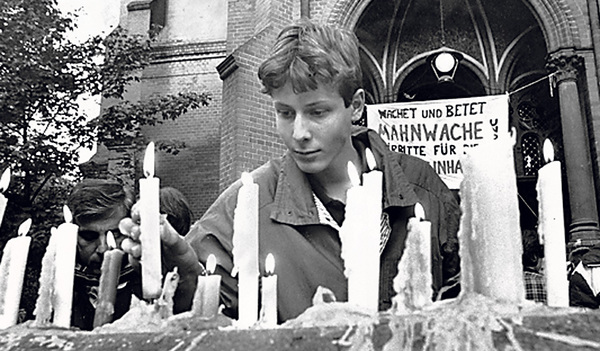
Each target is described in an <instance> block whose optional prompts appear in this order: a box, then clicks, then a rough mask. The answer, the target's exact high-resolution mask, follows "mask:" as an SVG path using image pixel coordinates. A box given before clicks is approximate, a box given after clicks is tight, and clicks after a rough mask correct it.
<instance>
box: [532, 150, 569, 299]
mask: <svg viewBox="0 0 600 351" xmlns="http://www.w3.org/2000/svg"><path fill="white" fill-rule="evenodd" d="M543 152H544V159H546V161H547V162H548V163H547V164H546V165H545V166H543V167H542V168H540V170H539V171H538V182H537V186H536V188H537V193H538V204H539V225H538V233H539V236H540V244H542V245H544V264H545V270H544V276H545V278H546V290H547V297H548V306H553V307H568V306H569V283H568V281H567V270H566V267H567V258H566V251H565V247H566V244H565V224H564V215H563V200H562V179H561V170H560V162H559V161H553V159H554V148H553V147H552V143H551V142H550V140H548V139H546V141H545V142H544V146H543Z"/></svg>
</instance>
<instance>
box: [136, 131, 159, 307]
mask: <svg viewBox="0 0 600 351" xmlns="http://www.w3.org/2000/svg"><path fill="white" fill-rule="evenodd" d="M144 176H145V177H146V178H143V179H140V202H139V211H140V231H141V234H140V241H141V245H142V261H141V265H142V291H143V295H144V298H145V299H156V298H158V297H159V296H160V293H161V290H162V287H161V283H162V266H161V264H162V263H161V252H160V198H159V191H160V180H159V179H158V178H156V177H154V143H153V142H150V143H149V144H148V147H147V148H146V154H145V156H144Z"/></svg>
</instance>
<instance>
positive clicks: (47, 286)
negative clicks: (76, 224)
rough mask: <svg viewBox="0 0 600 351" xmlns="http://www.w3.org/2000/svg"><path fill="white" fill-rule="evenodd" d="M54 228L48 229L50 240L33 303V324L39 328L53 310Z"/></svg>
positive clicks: (48, 321) (55, 237) (46, 322)
mask: <svg viewBox="0 0 600 351" xmlns="http://www.w3.org/2000/svg"><path fill="white" fill-rule="evenodd" d="M56 232H57V229H56V227H52V228H50V240H49V241H48V246H46V253H44V257H43V258H42V271H41V273H40V280H39V281H40V287H39V289H38V298H37V300H36V302H35V310H34V311H33V314H34V315H35V323H36V324H37V325H39V326H45V325H48V324H49V323H50V322H51V319H52V310H53V308H54V275H55V270H56V265H55V259H56V240H57V238H58V235H56Z"/></svg>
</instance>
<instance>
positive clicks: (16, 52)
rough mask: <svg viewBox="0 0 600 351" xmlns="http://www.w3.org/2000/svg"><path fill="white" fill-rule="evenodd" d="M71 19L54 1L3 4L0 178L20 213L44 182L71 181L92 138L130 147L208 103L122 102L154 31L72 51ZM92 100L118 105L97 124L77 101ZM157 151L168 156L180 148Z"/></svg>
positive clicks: (170, 99) (94, 41)
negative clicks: (4, 177)
mask: <svg viewBox="0 0 600 351" xmlns="http://www.w3.org/2000/svg"><path fill="white" fill-rule="evenodd" d="M74 19H75V17H74V15H65V14H63V13H61V12H60V11H59V10H58V9H57V4H56V0H4V1H3V5H2V6H1V7H0V171H3V170H4V169H5V168H6V167H11V169H12V174H13V178H12V181H11V186H10V188H9V191H8V195H9V197H10V202H11V203H12V204H17V205H19V207H21V208H22V209H31V208H32V206H33V205H34V204H35V201H36V198H38V196H39V195H40V194H41V193H42V192H43V191H44V190H43V189H44V187H45V186H48V184H50V183H49V182H48V180H49V179H51V178H53V177H62V176H64V175H69V174H70V175H73V174H76V172H77V170H78V168H77V163H78V161H79V160H78V152H77V150H78V149H79V148H81V147H86V148H89V147H90V146H91V145H92V143H93V141H94V140H95V139H96V138H98V137H100V138H101V140H102V141H104V142H106V143H113V144H119V145H125V144H131V143H134V142H137V141H139V138H140V134H139V130H140V126H142V125H155V124H157V123H163V122H164V121H165V120H174V119H176V118H177V117H179V116H180V115H181V114H183V113H185V112H187V111H188V110H189V109H194V108H198V107H200V106H203V105H207V104H208V102H209V100H210V96H209V95H208V93H196V92H181V93H179V94H175V95H166V96H156V97H153V98H152V99H149V100H144V101H139V102H134V103H131V102H127V101H125V100H123V95H124V93H125V92H126V89H127V86H128V85H129V84H130V83H132V82H136V81H139V79H140V78H139V76H140V74H139V72H140V70H142V69H143V68H145V67H147V66H148V65H149V64H150V63H151V60H152V43H153V40H154V37H155V36H154V34H156V32H157V31H156V30H155V31H151V32H150V34H149V35H143V36H142V35H130V34H128V33H127V31H126V30H124V29H123V28H120V27H117V28H116V29H115V30H114V31H113V32H112V33H111V34H110V35H108V37H106V38H102V37H100V36H96V37H92V38H90V39H88V40H87V41H85V42H83V43H74V42H71V41H69V39H68V35H67V34H68V33H69V32H70V31H72V30H73V29H74V27H75V24H74V23H75V22H74ZM95 95H102V96H103V97H104V98H110V99H111V101H114V102H115V103H114V104H113V105H112V106H111V107H109V108H108V109H106V110H105V111H103V113H102V115H101V116H97V117H96V116H86V115H85V113H84V112H83V111H82V110H81V109H80V108H79V104H80V100H78V98H79V97H81V96H95ZM91 117H96V118H95V119H93V120H92V119H91ZM90 120H91V121H90ZM157 143H158V144H159V145H160V146H161V149H162V150H165V151H167V152H172V153H177V152H178V150H179V149H180V148H181V147H184V146H185V145H184V144H183V143H181V142H180V141H158V142H157Z"/></svg>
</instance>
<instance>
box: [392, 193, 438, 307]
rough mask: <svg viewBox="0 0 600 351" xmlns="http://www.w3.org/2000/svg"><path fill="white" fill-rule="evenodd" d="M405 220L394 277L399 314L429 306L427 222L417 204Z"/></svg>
mask: <svg viewBox="0 0 600 351" xmlns="http://www.w3.org/2000/svg"><path fill="white" fill-rule="evenodd" d="M414 211H415V216H414V217H412V218H409V219H408V225H407V227H406V228H407V236H406V245H405V247H404V252H403V253H402V258H401V259H400V262H399V263H398V274H397V275H396V277H395V278H394V290H396V292H397V295H396V296H395V297H394V306H395V308H396V311H397V312H398V313H400V314H402V313H409V312H411V311H414V310H419V309H422V308H424V307H425V306H427V305H429V304H431V303H432V300H431V298H432V296H433V289H432V277H431V222H429V221H426V220H425V211H424V210H423V206H422V205H421V204H420V203H417V204H415V210H414Z"/></svg>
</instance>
